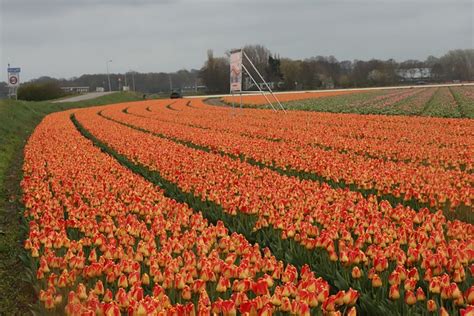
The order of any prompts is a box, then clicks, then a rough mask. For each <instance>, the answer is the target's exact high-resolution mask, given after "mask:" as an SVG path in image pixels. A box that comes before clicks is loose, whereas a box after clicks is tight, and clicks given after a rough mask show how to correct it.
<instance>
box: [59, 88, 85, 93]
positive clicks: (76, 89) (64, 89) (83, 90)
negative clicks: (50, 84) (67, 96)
mask: <svg viewBox="0 0 474 316" xmlns="http://www.w3.org/2000/svg"><path fill="white" fill-rule="evenodd" d="M61 89H62V90H63V91H65V92H70V93H87V92H89V87H61Z"/></svg>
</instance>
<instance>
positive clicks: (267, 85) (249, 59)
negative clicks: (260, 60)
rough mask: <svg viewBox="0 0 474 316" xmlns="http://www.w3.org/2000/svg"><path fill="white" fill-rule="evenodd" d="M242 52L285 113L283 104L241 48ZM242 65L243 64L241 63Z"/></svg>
mask: <svg viewBox="0 0 474 316" xmlns="http://www.w3.org/2000/svg"><path fill="white" fill-rule="evenodd" d="M242 53H243V55H244V57H245V58H246V59H247V60H248V62H249V63H250V65H251V66H252V67H253V69H254V70H255V72H256V73H257V74H258V75H259V77H260V79H262V81H263V83H264V84H265V86H266V87H267V89H268V91H270V94H271V95H272V97H273V98H274V99H275V100H276V102H277V103H278V105H279V106H280V108H281V109H282V110H283V111H284V112H285V113H286V110H285V108H284V107H283V105H282V104H281V103H280V100H278V98H277V97H276V95H275V94H274V93H273V91H272V89H271V88H270V86H269V85H268V83H267V82H266V81H265V79H264V78H263V76H262V74H261V73H260V72H259V71H258V69H257V67H255V65H254V64H253V62H252V60H250V58H249V56H247V54H246V53H245V51H244V50H242ZM242 66H243V64H242Z"/></svg>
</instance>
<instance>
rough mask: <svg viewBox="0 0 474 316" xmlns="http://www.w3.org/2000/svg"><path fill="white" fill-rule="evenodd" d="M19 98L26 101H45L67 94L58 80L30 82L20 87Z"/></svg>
mask: <svg viewBox="0 0 474 316" xmlns="http://www.w3.org/2000/svg"><path fill="white" fill-rule="evenodd" d="M17 94H18V99H20V100H25V101H44V100H52V99H57V98H60V97H62V96H64V95H65V93H64V91H63V90H62V89H61V88H60V86H59V84H58V82H56V81H42V82H30V83H26V84H23V85H21V86H20V88H18V92H17Z"/></svg>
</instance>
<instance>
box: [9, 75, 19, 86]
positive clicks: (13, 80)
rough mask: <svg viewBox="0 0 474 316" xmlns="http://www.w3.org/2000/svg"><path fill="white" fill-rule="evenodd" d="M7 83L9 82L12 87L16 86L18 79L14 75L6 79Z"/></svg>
mask: <svg viewBox="0 0 474 316" xmlns="http://www.w3.org/2000/svg"><path fill="white" fill-rule="evenodd" d="M8 82H9V83H10V84H11V85H12V86H16V85H17V83H18V77H17V76H15V75H10V78H8Z"/></svg>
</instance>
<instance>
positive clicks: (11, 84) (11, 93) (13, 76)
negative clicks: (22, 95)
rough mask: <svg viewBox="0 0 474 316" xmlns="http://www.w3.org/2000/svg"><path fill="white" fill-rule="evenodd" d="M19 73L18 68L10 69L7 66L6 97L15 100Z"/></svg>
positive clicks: (18, 84)
mask: <svg viewBox="0 0 474 316" xmlns="http://www.w3.org/2000/svg"><path fill="white" fill-rule="evenodd" d="M20 71H21V69H20V68H19V67H10V65H8V69H7V72H8V97H9V98H12V97H14V98H15V99H16V98H17V90H18V87H19V86H20Z"/></svg>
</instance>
